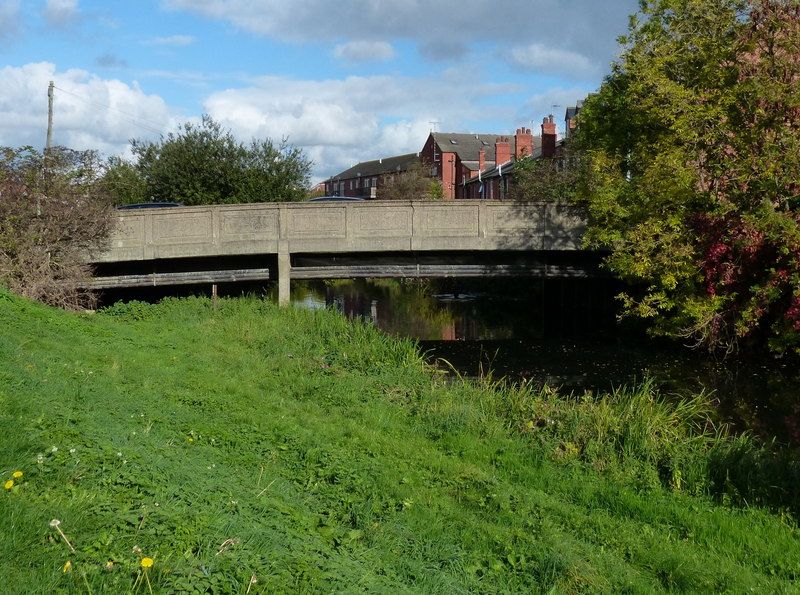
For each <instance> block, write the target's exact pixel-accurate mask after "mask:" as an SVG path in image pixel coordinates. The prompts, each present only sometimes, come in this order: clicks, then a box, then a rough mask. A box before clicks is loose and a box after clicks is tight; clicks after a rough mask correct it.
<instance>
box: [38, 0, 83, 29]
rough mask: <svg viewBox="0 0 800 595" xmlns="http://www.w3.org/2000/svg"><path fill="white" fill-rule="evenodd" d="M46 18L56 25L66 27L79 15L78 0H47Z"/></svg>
mask: <svg viewBox="0 0 800 595" xmlns="http://www.w3.org/2000/svg"><path fill="white" fill-rule="evenodd" d="M43 14H44V19H45V21H47V22H48V23H49V24H50V25H52V26H54V27H65V26H67V25H70V24H71V23H73V22H74V21H75V20H76V19H77V18H78V16H79V14H80V10H79V8H78V0H47V2H46V3H45V7H44V13H43Z"/></svg>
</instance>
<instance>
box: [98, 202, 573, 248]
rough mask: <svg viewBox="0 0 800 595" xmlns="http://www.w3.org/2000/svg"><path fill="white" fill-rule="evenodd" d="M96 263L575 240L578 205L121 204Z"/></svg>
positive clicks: (554, 244) (565, 244) (549, 244)
mask: <svg viewBox="0 0 800 595" xmlns="http://www.w3.org/2000/svg"><path fill="white" fill-rule="evenodd" d="M117 217H118V227H117V230H116V231H115V233H114V234H113V235H112V238H111V242H110V247H109V249H108V250H107V251H106V252H104V253H102V254H98V255H96V257H95V258H94V259H93V260H94V261H95V262H97V263H115V262H126V261H143V260H159V259H177V258H191V257H201V256H231V255H246V254H289V253H298V252H303V253H314V252H319V253H337V252H350V253H352V252H403V251H484V250H487V251H491V250H510V251H515V250H525V251H530V250H537V251H539V250H541V251H565V250H566V251H570V250H580V249H581V239H582V236H583V231H584V227H585V223H584V218H583V216H582V214H581V212H580V211H579V210H578V209H576V208H575V207H572V206H564V205H555V204H552V203H543V202H536V203H534V202H531V203H511V202H498V201H476V200H469V201H448V202H431V201H364V202H352V203H350V202H347V203H346V202H329V203H260V204H236V205H209V206H198V207H175V208H159V209H142V210H137V211H133V210H132V211H119V212H118V213H117Z"/></svg>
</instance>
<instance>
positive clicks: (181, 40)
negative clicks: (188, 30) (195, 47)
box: [145, 35, 197, 47]
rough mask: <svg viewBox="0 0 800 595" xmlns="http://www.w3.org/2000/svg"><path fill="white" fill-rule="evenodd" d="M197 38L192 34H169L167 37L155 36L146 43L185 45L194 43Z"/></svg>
mask: <svg viewBox="0 0 800 595" xmlns="http://www.w3.org/2000/svg"><path fill="white" fill-rule="evenodd" d="M195 41H197V39H196V38H195V37H193V36H191V35H168V36H166V37H153V38H152V39H148V40H147V41H146V42H145V43H146V44H147V45H171V46H175V47H185V46H187V45H192V44H193V43H194V42H195Z"/></svg>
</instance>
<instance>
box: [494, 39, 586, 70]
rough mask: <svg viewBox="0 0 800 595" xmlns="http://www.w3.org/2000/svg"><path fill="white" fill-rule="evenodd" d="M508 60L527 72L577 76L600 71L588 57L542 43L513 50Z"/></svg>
mask: <svg viewBox="0 0 800 595" xmlns="http://www.w3.org/2000/svg"><path fill="white" fill-rule="evenodd" d="M508 60H509V61H510V62H511V63H512V64H514V65H515V66H517V67H518V68H521V69H523V70H527V71H538V72H564V73H572V74H575V75H591V74H597V71H598V68H597V65H596V64H593V63H592V61H591V60H589V59H588V58H587V57H586V56H582V55H581V54H578V53H576V52H570V51H568V50H559V49H554V48H550V47H547V46H544V45H542V44H540V43H532V44H530V45H526V46H517V47H515V48H512V49H511V51H510V52H509V54H508Z"/></svg>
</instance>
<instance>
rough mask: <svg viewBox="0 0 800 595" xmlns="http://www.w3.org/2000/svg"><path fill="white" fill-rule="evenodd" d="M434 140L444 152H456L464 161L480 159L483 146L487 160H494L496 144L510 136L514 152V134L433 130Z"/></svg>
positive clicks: (512, 151) (509, 139) (509, 140)
mask: <svg viewBox="0 0 800 595" xmlns="http://www.w3.org/2000/svg"><path fill="white" fill-rule="evenodd" d="M431 136H432V137H433V140H434V141H435V142H436V144H437V145H439V150H440V151H442V152H443V153H456V154H457V155H458V157H459V159H461V161H462V162H465V161H478V155H479V153H480V150H481V147H483V148H484V149H485V150H486V161H487V162H488V161H494V144H495V143H496V142H497V139H498V138H501V137H506V138H508V143H509V145H511V154H512V155H513V154H514V152H515V151H514V145H515V142H514V136H513V135H511V136H509V135H507V134H465V133H463V132H431Z"/></svg>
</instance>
